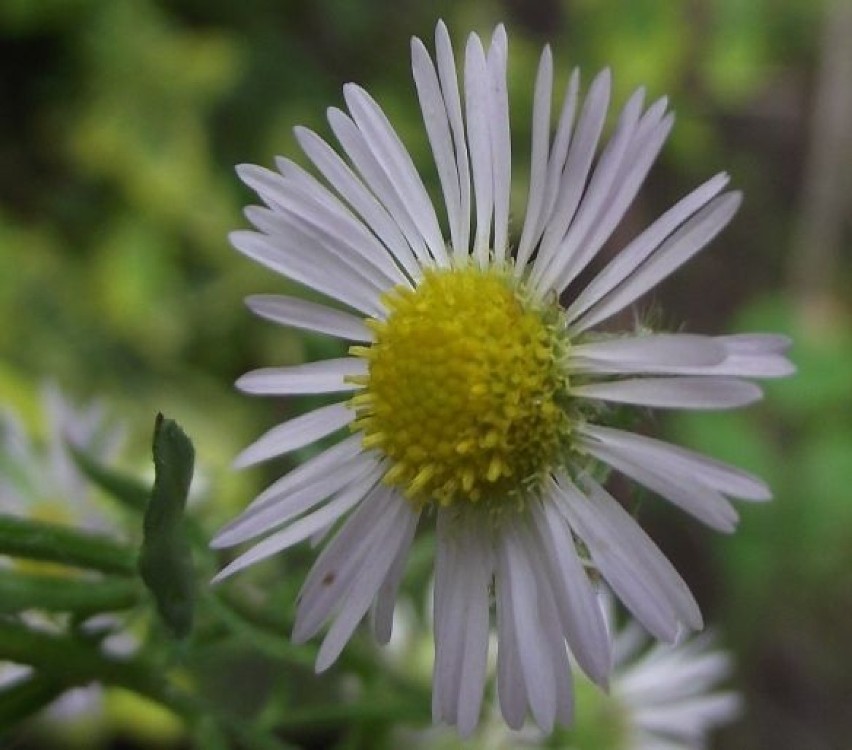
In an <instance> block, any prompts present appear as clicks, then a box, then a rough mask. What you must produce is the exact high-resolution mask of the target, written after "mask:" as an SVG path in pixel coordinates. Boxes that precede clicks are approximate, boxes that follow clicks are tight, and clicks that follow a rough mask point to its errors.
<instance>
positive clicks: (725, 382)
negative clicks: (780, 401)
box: [571, 377, 763, 409]
mask: <svg viewBox="0 0 852 750" xmlns="http://www.w3.org/2000/svg"><path fill="white" fill-rule="evenodd" d="M571 393H572V395H574V396H578V397H580V398H592V399H600V400H602V401H617V402H619V403H624V404H639V405H642V406H652V407H656V408H663V409H736V408H738V407H740V406H745V405H746V404H751V403H753V402H755V401H757V400H758V399H760V397H761V396H762V395H763V394H762V391H761V390H760V388H759V387H758V386H756V385H754V383H748V382H746V381H744V380H736V379H734V378H711V377H706V378H693V377H688V378H629V379H627V380H614V381H612V382H608V383H592V384H589V385H581V386H578V387H576V388H572V389H571Z"/></svg>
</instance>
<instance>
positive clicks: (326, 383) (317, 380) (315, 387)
mask: <svg viewBox="0 0 852 750" xmlns="http://www.w3.org/2000/svg"><path fill="white" fill-rule="evenodd" d="M366 372H367V365H366V363H365V362H364V360H363V359H359V358H358V357H341V358H340V359H324V360H320V361H319V362H307V363H305V364H302V365H292V366H290V367H264V368H262V369H260V370H252V371H251V372H247V373H246V374H245V375H243V376H242V377H241V378H240V379H239V380H237V383H236V385H237V388H239V389H240V390H241V391H244V392H245V393H253V394H257V395H266V396H289V395H293V394H297V393H339V392H341V391H354V390H357V389H358V388H360V387H361V386H359V385H354V384H353V383H347V382H346V380H345V379H346V378H347V377H351V376H355V375H364V374H365V373H366Z"/></svg>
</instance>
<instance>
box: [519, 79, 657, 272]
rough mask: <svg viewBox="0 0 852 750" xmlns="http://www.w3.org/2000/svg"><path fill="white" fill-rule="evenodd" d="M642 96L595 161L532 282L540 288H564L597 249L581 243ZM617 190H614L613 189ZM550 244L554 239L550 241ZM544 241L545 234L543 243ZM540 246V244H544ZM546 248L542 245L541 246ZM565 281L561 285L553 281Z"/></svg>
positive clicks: (602, 203) (608, 193) (605, 195)
mask: <svg viewBox="0 0 852 750" xmlns="http://www.w3.org/2000/svg"><path fill="white" fill-rule="evenodd" d="M644 97H645V91H644V89H639V90H637V91H636V92H635V93H634V94H633V95H632V96H631V97H630V100H629V101H628V102H627V105H626V106H625V107H624V110H623V111H622V113H621V116H620V117H619V120H618V124H617V125H616V131H615V135H614V136H613V137H612V140H610V142H609V143H608V144H607V146H606V148H605V149H604V151H603V153H602V154H601V156H600V159H599V160H598V163H597V166H596V167H595V170H594V172H593V174H592V176H591V179H590V181H589V184H588V186H587V188H586V190H585V191H584V193H583V197H582V200H581V202H580V204H579V206H578V208H577V212H576V214H575V215H574V218H573V219H572V222H571V225H570V227H569V228H568V230H567V232H566V234H565V235H564V236H563V237H562V238H561V239H560V240H559V241H558V242H557V244H558V248H554V251H553V256H552V258H551V260H550V262H549V263H548V267H547V268H546V269H543V272H542V273H541V274H540V275H539V277H538V278H537V280H536V283H537V284H538V285H539V288H541V289H551V288H564V286H566V285H567V280H570V279H572V278H573V277H574V276H575V275H576V274H577V273H578V272H579V271H580V270H582V268H583V267H584V266H585V264H586V262H587V261H588V260H589V258H591V257H592V255H593V254H594V253H595V252H597V249H598V248H599V247H600V245H599V244H598V245H597V246H596V245H594V244H589V243H585V244H584V242H583V241H584V240H585V239H587V237H588V235H589V233H590V232H591V231H592V230H593V226H594V222H595V220H596V219H598V218H599V215H600V214H601V213H602V212H603V210H605V207H606V201H607V200H608V199H610V200H611V198H612V192H613V183H614V181H615V178H616V177H617V176H618V173H619V171H620V170H621V165H622V161H623V159H624V157H625V155H626V153H627V151H628V147H629V146H630V141H631V139H632V138H633V136H634V134H635V132H636V128H637V126H638V124H639V114H640V112H641V111H642V104H643V101H644ZM615 189H617V187H616V188H615ZM553 239H554V241H556V240H555V238H553ZM547 241H548V234H547V233H545V240H544V243H547ZM544 243H543V244H544ZM545 246H546V245H545ZM563 278H564V279H565V280H566V282H565V284H562V283H561V282H560V283H558V284H557V280H559V279H563Z"/></svg>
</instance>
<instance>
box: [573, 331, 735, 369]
mask: <svg viewBox="0 0 852 750" xmlns="http://www.w3.org/2000/svg"><path fill="white" fill-rule="evenodd" d="M726 356H727V352H726V349H725V346H724V345H723V344H722V343H720V342H719V341H717V340H716V339H714V338H712V337H711V336H696V335H692V334H685V333H679V334H650V335H640V336H625V337H618V338H610V339H603V340H601V341H594V342H592V343H589V344H580V345H579V346H575V347H572V349H571V353H570V358H569V360H568V367H569V368H570V369H571V370H576V371H577V372H584V373H594V374H621V373H631V372H637V373H640V372H641V373H648V374H658V373H668V372H680V369H681V368H684V367H696V366H707V365H717V364H719V363H721V362H723V361H724V360H725V357H726Z"/></svg>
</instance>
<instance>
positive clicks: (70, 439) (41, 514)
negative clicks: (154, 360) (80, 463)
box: [0, 383, 124, 531]
mask: <svg viewBox="0 0 852 750" xmlns="http://www.w3.org/2000/svg"><path fill="white" fill-rule="evenodd" d="M41 406H42V409H41V412H42V417H43V427H44V433H45V434H44V441H43V443H42V444H39V443H38V442H36V441H34V440H33V439H32V438H31V436H30V434H29V433H28V431H27V430H26V429H25V427H24V425H23V424H22V423H21V421H20V419H19V418H18V416H17V415H16V414H15V413H14V412H12V411H11V410H9V409H4V410H3V411H2V413H0V499H2V507H3V511H4V512H6V513H13V514H16V515H22V516H29V517H33V518H40V519H42V520H46V521H52V522H57V523H67V524H73V525H76V526H79V527H81V528H84V529H87V530H89V531H105V530H114V529H115V527H116V525H115V524H114V523H112V522H111V521H110V519H109V517H108V514H107V513H105V512H100V510H99V508H98V506H97V503H96V502H94V501H93V498H92V496H91V492H90V490H89V483H88V480H87V479H86V478H85V477H84V476H83V474H82V472H81V471H80V470H79V469H78V468H77V464H76V463H75V461H74V458H73V457H72V455H71V451H70V450H69V446H71V447H73V448H75V449H77V450H80V451H82V452H83V453H86V454H87V455H90V456H91V457H93V458H95V459H97V460H98V461H103V462H107V461H109V460H110V459H111V458H113V457H114V456H115V455H116V453H117V452H118V450H119V449H120V448H121V445H122V443H123V441H124V426H123V425H116V424H110V423H109V420H108V419H107V417H106V413H105V411H104V408H103V404H100V403H98V402H92V403H89V404H87V405H85V406H81V407H76V406H74V405H73V404H72V403H71V402H70V401H69V400H68V399H67V398H66V396H65V395H64V394H63V393H62V392H61V391H60V390H59V388H58V387H57V386H56V385H54V384H52V383H48V384H45V385H44V386H43V387H42V390H41Z"/></svg>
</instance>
